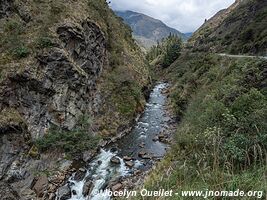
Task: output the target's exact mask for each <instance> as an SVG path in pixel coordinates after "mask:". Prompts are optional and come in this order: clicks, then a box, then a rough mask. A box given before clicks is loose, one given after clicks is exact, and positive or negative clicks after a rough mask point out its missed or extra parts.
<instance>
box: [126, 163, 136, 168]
mask: <svg viewBox="0 0 267 200" xmlns="http://www.w3.org/2000/svg"><path fill="white" fill-rule="evenodd" d="M125 165H126V166H127V167H130V168H132V167H133V166H134V163H133V162H132V161H126V162H125Z"/></svg>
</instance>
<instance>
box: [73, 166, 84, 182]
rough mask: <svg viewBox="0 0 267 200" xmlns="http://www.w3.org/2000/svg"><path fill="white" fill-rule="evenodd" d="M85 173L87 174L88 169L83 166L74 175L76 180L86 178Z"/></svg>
mask: <svg viewBox="0 0 267 200" xmlns="http://www.w3.org/2000/svg"><path fill="white" fill-rule="evenodd" d="M85 175H86V170H85V169H83V168H80V169H79V170H78V171H77V172H76V174H75V176H74V180H75V181H81V180H83V179H84V177H85Z"/></svg>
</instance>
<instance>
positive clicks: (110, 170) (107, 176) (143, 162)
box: [57, 83, 170, 200]
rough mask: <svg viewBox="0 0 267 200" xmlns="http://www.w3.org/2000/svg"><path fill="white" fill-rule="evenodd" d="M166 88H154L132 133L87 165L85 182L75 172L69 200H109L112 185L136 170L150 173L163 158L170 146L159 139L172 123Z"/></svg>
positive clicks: (102, 151)
mask: <svg viewBox="0 0 267 200" xmlns="http://www.w3.org/2000/svg"><path fill="white" fill-rule="evenodd" d="M167 87H168V84H167V83H158V84H157V85H156V86H155V87H154V89H153V90H152V92H151V94H150V98H149V100H148V102H147V104H146V107H145V110H144V112H143V114H142V116H141V117H140V118H139V120H138V121H137V123H136V125H135V126H134V128H133V129H132V131H131V132H130V133H128V134H127V135H126V136H124V137H122V138H121V139H119V140H118V141H116V142H115V143H113V144H110V145H107V146H106V147H105V148H103V149H101V150H100V152H99V154H98V155H97V156H96V157H95V158H94V159H93V161H91V162H90V163H88V164H87V168H86V172H85V173H86V175H85V176H84V178H83V179H82V180H77V179H75V175H76V174H75V173H74V174H73V175H72V176H71V178H70V179H69V180H68V183H67V184H68V187H70V188H71V191H72V195H71V198H70V200H89V199H90V200H108V199H110V198H111V197H109V195H108V194H107V190H106V189H107V186H108V185H109V183H110V182H112V181H114V180H116V179H118V178H120V177H131V176H133V174H134V173H135V172H136V171H137V170H142V171H144V170H148V169H150V168H151V167H152V165H153V164H154V162H155V160H156V159H160V158H162V157H163V156H164V154H165V153H166V150H167V148H168V145H167V144H165V143H162V142H160V141H162V140H161V139H158V138H159V137H160V138H161V137H164V136H162V135H161V136H159V135H160V133H163V132H166V131H167V129H168V123H169V122H170V117H169V116H168V114H167V112H166V99H167V97H166V94H165V92H164V90H165V89H166V88H167ZM76 173H77V172H76ZM88 181H89V183H90V184H89V185H90V192H88V194H86V192H85V185H86V184H88ZM57 199H60V198H59V197H57Z"/></svg>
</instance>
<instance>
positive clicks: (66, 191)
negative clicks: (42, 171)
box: [57, 185, 71, 200]
mask: <svg viewBox="0 0 267 200" xmlns="http://www.w3.org/2000/svg"><path fill="white" fill-rule="evenodd" d="M57 197H58V200H67V199H70V198H71V189H70V187H69V185H64V186H62V187H60V188H58V191H57Z"/></svg>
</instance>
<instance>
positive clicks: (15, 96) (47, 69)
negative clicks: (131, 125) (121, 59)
mask: <svg viewBox="0 0 267 200" xmlns="http://www.w3.org/2000/svg"><path fill="white" fill-rule="evenodd" d="M57 33H58V35H59V38H60V39H61V40H62V42H63V45H62V48H58V47H55V48H53V49H51V50H49V51H47V52H42V53H40V54H38V55H37V56H36V62H35V63H34V65H29V66H27V67H26V68H25V70H24V71H23V72H21V73H17V72H14V73H12V74H11V75H10V76H9V78H8V81H7V82H5V83H4V85H3V86H2V87H4V89H2V93H1V97H2V98H3V99H2V100H1V107H2V108H3V107H12V108H15V109H16V110H18V111H19V112H20V114H21V115H22V116H23V118H24V119H25V120H26V122H27V124H28V128H29V132H31V133H32V137H33V138H38V137H40V136H43V135H44V133H45V130H46V129H47V128H49V126H50V125H51V124H55V125H57V126H60V127H62V128H65V129H72V128H73V127H74V126H75V124H76V122H77V120H78V118H79V117H80V116H81V115H83V114H85V113H88V112H91V110H89V109H90V108H93V105H92V104H93V103H94V101H93V99H94V90H95V89H96V84H95V82H96V80H97V78H98V77H99V75H100V74H101V71H102V68H103V66H104V62H105V59H106V49H105V45H106V44H105V38H104V35H103V33H102V32H101V31H100V29H99V27H98V26H97V25H96V24H94V23H92V22H89V21H86V22H84V23H82V24H81V25H74V24H63V25H60V26H59V27H58V29H57Z"/></svg>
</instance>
